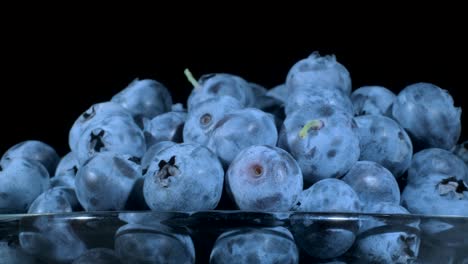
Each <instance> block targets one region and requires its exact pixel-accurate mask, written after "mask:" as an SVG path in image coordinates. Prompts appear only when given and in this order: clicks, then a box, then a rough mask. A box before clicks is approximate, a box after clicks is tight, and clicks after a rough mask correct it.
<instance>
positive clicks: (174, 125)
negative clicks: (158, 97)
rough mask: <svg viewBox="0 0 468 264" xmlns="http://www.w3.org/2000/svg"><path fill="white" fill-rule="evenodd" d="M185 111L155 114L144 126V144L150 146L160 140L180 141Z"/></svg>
mask: <svg viewBox="0 0 468 264" xmlns="http://www.w3.org/2000/svg"><path fill="white" fill-rule="evenodd" d="M186 119H187V113H184V112H167V113H164V114H160V115H157V116H155V117H154V118H153V119H151V121H149V122H148V123H147V124H146V125H145V127H144V134H145V140H146V146H147V147H150V146H151V145H154V144H156V143H158V142H160V141H174V142H177V143H182V141H183V131H184V124H185V120H186Z"/></svg>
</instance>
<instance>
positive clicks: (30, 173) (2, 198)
mask: <svg viewBox="0 0 468 264" xmlns="http://www.w3.org/2000/svg"><path fill="white" fill-rule="evenodd" d="M49 186H50V182H49V173H48V172H47V170H46V168H45V167H44V166H42V164H40V163H39V162H36V161H32V160H27V159H23V158H12V159H10V160H9V161H8V162H7V164H1V165H0V212H2V213H25V212H26V211H27V210H28V208H29V206H30V205H31V203H32V202H33V201H34V200H35V199H36V198H37V197H38V196H39V195H40V194H41V193H42V192H44V191H45V190H47V189H48V188H49Z"/></svg>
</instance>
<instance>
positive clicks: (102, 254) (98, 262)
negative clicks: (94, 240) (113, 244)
mask: <svg viewBox="0 0 468 264" xmlns="http://www.w3.org/2000/svg"><path fill="white" fill-rule="evenodd" d="M119 263H122V262H120V258H119V257H118V256H117V255H116V254H115V252H114V250H112V249H108V248H93V249H89V250H87V251H86V252H84V253H83V254H82V255H81V256H79V257H78V258H77V259H75V260H74V261H73V262H72V264H119Z"/></svg>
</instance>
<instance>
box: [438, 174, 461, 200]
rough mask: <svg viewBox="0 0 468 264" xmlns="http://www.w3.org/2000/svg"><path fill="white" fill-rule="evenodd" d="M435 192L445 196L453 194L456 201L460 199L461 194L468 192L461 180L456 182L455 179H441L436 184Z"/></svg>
mask: <svg viewBox="0 0 468 264" xmlns="http://www.w3.org/2000/svg"><path fill="white" fill-rule="evenodd" d="M437 190H438V191H439V194H440V195H446V194H448V193H450V192H453V193H455V196H456V197H457V198H458V199H462V198H463V192H466V191H468V187H467V185H466V183H465V182H464V181H463V180H457V178H455V177H449V178H446V179H443V180H442V181H441V182H439V183H438V184H437Z"/></svg>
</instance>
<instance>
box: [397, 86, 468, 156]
mask: <svg viewBox="0 0 468 264" xmlns="http://www.w3.org/2000/svg"><path fill="white" fill-rule="evenodd" d="M392 115H393V117H394V118H395V119H396V120H397V121H398V122H399V123H400V124H401V126H402V127H404V128H405V129H406V130H407V131H408V134H409V135H410V137H411V139H412V140H413V144H414V145H415V146H416V147H417V149H424V148H442V149H447V150H449V149H451V148H452V147H453V146H455V144H456V143H457V141H458V139H459V137H460V133H461V120H460V118H461V109H460V108H459V107H454V105H453V99H452V97H451V96H450V94H449V93H448V91H446V90H443V89H441V88H439V87H437V86H435V85H433V84H430V83H416V84H412V85H409V86H407V87H405V88H404V89H403V90H402V91H400V93H398V95H397V98H396V100H395V102H394V104H393V108H392Z"/></svg>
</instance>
